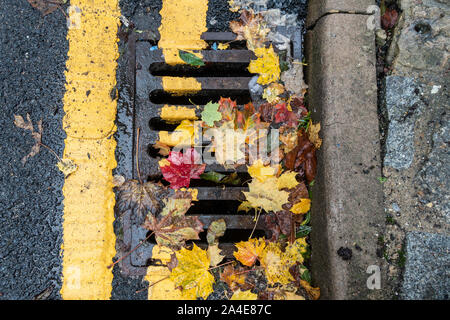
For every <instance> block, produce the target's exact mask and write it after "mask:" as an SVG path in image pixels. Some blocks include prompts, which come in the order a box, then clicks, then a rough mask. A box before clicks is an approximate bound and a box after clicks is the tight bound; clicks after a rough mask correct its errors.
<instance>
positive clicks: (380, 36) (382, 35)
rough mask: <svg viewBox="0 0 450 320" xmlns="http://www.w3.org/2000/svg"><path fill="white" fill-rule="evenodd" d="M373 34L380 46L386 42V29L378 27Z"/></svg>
mask: <svg viewBox="0 0 450 320" xmlns="http://www.w3.org/2000/svg"><path fill="white" fill-rule="evenodd" d="M375 35H376V39H377V44H378V45H379V46H380V47H381V46H384V44H385V43H386V39H387V34H386V31H384V30H383V29H378V30H377V31H376V32H375Z"/></svg>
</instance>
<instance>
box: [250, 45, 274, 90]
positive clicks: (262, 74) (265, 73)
mask: <svg viewBox="0 0 450 320" xmlns="http://www.w3.org/2000/svg"><path fill="white" fill-rule="evenodd" d="M255 55H256V57H257V59H256V60H252V61H250V64H249V66H248V71H250V72H251V73H258V74H259V77H258V81H257V82H258V83H259V84H262V85H264V84H269V83H272V82H276V81H278V80H279V79H280V72H281V71H280V61H279V58H278V55H277V54H276V53H275V51H274V50H273V47H272V45H270V47H269V48H264V47H263V48H256V49H255Z"/></svg>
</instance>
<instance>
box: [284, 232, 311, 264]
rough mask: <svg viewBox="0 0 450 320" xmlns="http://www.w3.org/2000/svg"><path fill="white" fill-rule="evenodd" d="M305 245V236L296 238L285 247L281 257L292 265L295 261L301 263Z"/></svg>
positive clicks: (306, 245) (305, 248) (305, 249)
mask: <svg viewBox="0 0 450 320" xmlns="http://www.w3.org/2000/svg"><path fill="white" fill-rule="evenodd" d="M307 247H308V244H307V243H306V238H298V239H296V240H295V241H294V242H293V243H291V244H289V245H288V246H287V247H286V249H285V251H284V253H283V259H284V260H285V261H286V263H287V264H288V265H289V266H293V265H294V264H296V263H297V262H299V263H303V260H304V258H303V254H304V253H306V251H307Z"/></svg>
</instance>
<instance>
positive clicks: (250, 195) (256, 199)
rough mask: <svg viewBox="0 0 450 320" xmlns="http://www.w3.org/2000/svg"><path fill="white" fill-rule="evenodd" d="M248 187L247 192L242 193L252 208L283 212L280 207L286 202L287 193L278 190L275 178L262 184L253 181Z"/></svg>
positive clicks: (255, 180) (256, 180)
mask: <svg viewBox="0 0 450 320" xmlns="http://www.w3.org/2000/svg"><path fill="white" fill-rule="evenodd" d="M248 187H249V192H243V193H244V195H245V198H246V199H247V201H248V202H249V203H250V205H251V206H252V207H253V208H261V209H263V210H265V211H266V212H269V211H273V212H277V211H281V210H283V208H282V206H283V205H284V204H286V203H287V202H288V198H289V193H288V192H286V191H280V190H278V187H277V178H274V177H272V178H268V179H266V180H265V181H264V182H260V181H259V180H258V179H253V180H252V182H251V183H250V184H249V185H248Z"/></svg>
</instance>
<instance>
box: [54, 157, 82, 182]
mask: <svg viewBox="0 0 450 320" xmlns="http://www.w3.org/2000/svg"><path fill="white" fill-rule="evenodd" d="M56 166H57V167H58V169H59V170H61V172H62V173H64V176H65V177H66V178H67V177H68V176H69V175H70V174H71V173H73V172H75V171H76V170H77V168H78V167H77V165H76V164H75V162H73V161H72V160H70V159H62V160H61V161H59V162H58V163H57V164H56Z"/></svg>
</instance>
